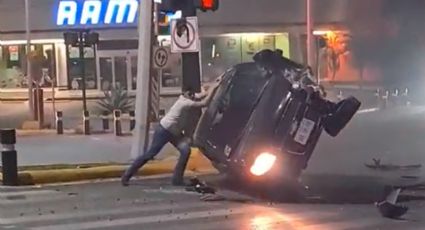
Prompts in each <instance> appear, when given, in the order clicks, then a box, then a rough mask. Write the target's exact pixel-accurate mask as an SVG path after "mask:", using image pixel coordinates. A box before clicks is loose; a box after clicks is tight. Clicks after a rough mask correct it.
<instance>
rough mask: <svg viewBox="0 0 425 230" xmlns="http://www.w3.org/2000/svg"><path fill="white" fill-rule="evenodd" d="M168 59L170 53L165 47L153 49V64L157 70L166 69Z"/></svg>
mask: <svg viewBox="0 0 425 230" xmlns="http://www.w3.org/2000/svg"><path fill="white" fill-rule="evenodd" d="M169 59H170V52H169V50H168V49H167V48H165V47H155V48H154V52H153V64H154V67H155V68H157V69H162V68H165V67H167V65H168V63H169Z"/></svg>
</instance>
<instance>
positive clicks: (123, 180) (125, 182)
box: [121, 177, 130, 187]
mask: <svg viewBox="0 0 425 230" xmlns="http://www.w3.org/2000/svg"><path fill="white" fill-rule="evenodd" d="M121 185H122V186H124V187H128V186H129V185H130V179H129V178H127V177H121Z"/></svg>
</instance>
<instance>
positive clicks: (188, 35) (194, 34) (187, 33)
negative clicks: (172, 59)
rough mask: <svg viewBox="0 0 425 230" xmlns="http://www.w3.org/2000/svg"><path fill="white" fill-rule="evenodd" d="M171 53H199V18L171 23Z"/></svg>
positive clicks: (189, 18)
mask: <svg viewBox="0 0 425 230" xmlns="http://www.w3.org/2000/svg"><path fill="white" fill-rule="evenodd" d="M171 52H172V53H185V52H199V31H198V18H197V17H187V18H183V19H176V20H173V21H171Z"/></svg>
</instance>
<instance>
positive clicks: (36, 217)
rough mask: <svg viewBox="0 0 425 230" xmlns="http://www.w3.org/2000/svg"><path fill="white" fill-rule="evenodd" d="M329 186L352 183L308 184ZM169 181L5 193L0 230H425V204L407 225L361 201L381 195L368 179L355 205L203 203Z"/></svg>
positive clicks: (242, 198) (0, 200) (249, 200)
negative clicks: (373, 192)
mask: <svg viewBox="0 0 425 230" xmlns="http://www.w3.org/2000/svg"><path fill="white" fill-rule="evenodd" d="M340 179H341V180H345V181H347V180H350V179H349V178H348V179H347V178H340ZM329 180H331V181H332V182H333V183H332V186H331V187H332V190H333V191H334V192H335V193H334V195H335V194H337V193H338V192H339V193H341V192H346V191H342V190H340V189H341V187H340V186H341V185H343V184H347V183H340V182H341V181H340V180H336V179H335V178H320V179H317V178H316V179H315V180H314V181H315V183H310V185H311V186H312V187H315V188H317V189H318V190H317V192H318V194H320V193H322V192H323V191H322V189H321V184H322V183H321V182H320V181H329ZM208 181H210V182H212V183H214V184H215V183H216V182H217V178H216V177H208ZM168 182H169V178H164V179H147V180H146V179H145V180H139V181H135V182H133V184H132V186H130V187H127V188H124V187H121V186H119V183H118V182H113V181H112V182H111V181H109V182H97V183H87V184H74V185H56V186H45V187H39V188H20V189H9V188H0V210H1V213H0V229H23V230H50V229H51V230H65V229H67V230H68V229H69V230H71V229H72V230H78V229H104V230H109V229H111V230H112V229H128V230H132V229H134V230H136V229H137V230H139V229H156V230H158V229H164V230H165V229H176V230H183V229H197V230H198V229H199V230H201V229H210V230H213V229H214V230H215V229H232V230H233V229H243V230H247V229H249V230H251V229H252V230H272V229H279V230H281V229H285V230H307V229H309V230H313V229H314V230H341V229H353V230H354V229H367V230H371V229H386V230H392V229H411V230H416V229H417V230H419V229H425V222H424V221H425V207H424V204H425V202H424V201H410V202H407V203H405V204H406V205H408V206H409V207H410V211H409V212H408V213H407V215H406V216H405V217H404V219H402V220H391V219H386V218H382V217H381V216H380V215H379V213H378V212H377V210H376V208H375V207H374V205H373V204H372V203H371V202H370V201H369V200H368V199H364V198H361V197H359V196H358V195H359V194H364V195H366V196H367V195H368V194H369V192H368V191H369V190H370V186H372V187H374V188H375V187H376V188H375V189H377V190H379V189H381V187H380V186H381V185H379V184H375V183H372V184H369V182H371V181H367V180H363V179H360V180H352V182H353V183H355V184H356V186H353V187H352V190H351V192H350V196H352V197H357V200H358V201H359V202H357V204H350V203H351V202H349V201H348V202H345V201H344V200H340V201H338V202H333V201H331V200H329V202H324V203H321V201H317V199H313V200H314V202H308V201H305V202H301V203H279V202H275V203H271V202H269V200H267V199H266V198H264V197H263V198H261V199H260V198H258V197H257V198H256V197H250V196H246V195H244V194H241V193H240V192H235V191H229V190H226V189H223V188H222V189H220V190H219V193H220V194H221V195H223V196H224V197H225V198H226V199H225V200H224V201H216V202H204V201H200V199H199V197H200V195H199V194H196V193H192V192H186V191H185V190H184V189H183V188H177V187H171V186H169V185H168ZM367 185H369V186H367ZM328 186H329V183H328ZM325 187H326V186H325ZM378 188H379V189H378ZM324 193H326V192H324ZM311 195H313V194H311ZM369 198H371V197H369Z"/></svg>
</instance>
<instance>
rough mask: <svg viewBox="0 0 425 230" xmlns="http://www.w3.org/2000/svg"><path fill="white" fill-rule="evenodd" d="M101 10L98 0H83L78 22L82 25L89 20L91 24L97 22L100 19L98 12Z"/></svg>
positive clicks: (100, 3)
mask: <svg viewBox="0 0 425 230" xmlns="http://www.w3.org/2000/svg"><path fill="white" fill-rule="evenodd" d="M101 11H102V2H101V1H99V0H89V1H85V2H84V5H83V13H82V14H81V20H80V23H81V24H82V25H86V24H88V22H89V20H91V23H92V24H98V23H99V20H100V13H101Z"/></svg>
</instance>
